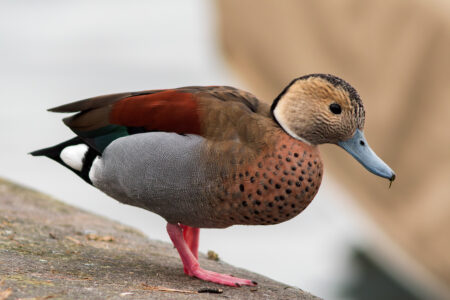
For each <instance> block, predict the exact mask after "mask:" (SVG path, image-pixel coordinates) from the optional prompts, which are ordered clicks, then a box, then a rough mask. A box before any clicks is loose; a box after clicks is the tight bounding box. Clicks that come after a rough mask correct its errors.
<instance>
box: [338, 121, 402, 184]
mask: <svg viewBox="0 0 450 300" xmlns="http://www.w3.org/2000/svg"><path fill="white" fill-rule="evenodd" d="M338 145H339V146H341V147H342V148H344V150H345V151H347V152H348V153H350V154H351V155H352V156H353V157H354V158H355V159H356V160H357V161H359V162H360V163H361V164H362V165H363V166H364V167H365V168H366V169H367V170H369V171H370V172H372V173H373V174H375V175H378V176H381V177H384V178H387V179H389V180H390V181H391V182H392V181H394V179H395V173H394V171H392V169H391V168H389V166H388V165H387V164H386V163H385V162H384V161H382V160H381V158H379V157H378V156H377V155H376V154H375V152H373V150H372V149H371V148H370V146H369V144H368V143H367V141H366V138H365V137H364V133H363V132H362V131H361V130H359V129H357V130H356V132H355V134H354V135H353V137H351V138H350V139H348V140H346V141H342V142H338Z"/></svg>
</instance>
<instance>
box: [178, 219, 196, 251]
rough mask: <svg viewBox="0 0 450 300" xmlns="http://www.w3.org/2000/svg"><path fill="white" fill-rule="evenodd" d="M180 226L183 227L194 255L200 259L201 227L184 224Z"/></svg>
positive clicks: (184, 235)
mask: <svg viewBox="0 0 450 300" xmlns="http://www.w3.org/2000/svg"><path fill="white" fill-rule="evenodd" d="M180 227H181V229H183V237H184V240H185V241H186V243H187V245H188V247H189V249H191V252H192V254H194V257H195V258H197V259H198V239H199V237H200V228H195V227H189V226H186V225H182V224H180Z"/></svg>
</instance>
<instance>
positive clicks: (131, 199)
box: [90, 132, 211, 227]
mask: <svg viewBox="0 0 450 300" xmlns="http://www.w3.org/2000/svg"><path fill="white" fill-rule="evenodd" d="M204 141H205V140H204V138H202V137H200V136H197V135H179V134H176V133H167V132H150V133H142V134H135V135H132V136H127V137H123V138H119V139H117V140H115V141H114V142H113V143H111V144H110V145H109V146H108V147H107V148H106V149H105V151H104V153H103V155H102V157H101V158H100V159H98V160H97V161H96V162H94V164H93V166H92V169H91V172H90V177H91V180H92V182H93V184H94V186H96V187H97V188H99V189H100V190H102V191H103V192H105V193H106V194H108V195H110V196H111V197H113V198H114V199H116V200H118V201H120V202H122V203H126V204H130V205H134V206H138V207H141V208H144V209H147V210H150V211H152V212H155V213H157V214H159V215H160V216H162V217H163V218H165V219H166V220H167V221H168V222H170V223H177V222H179V223H182V224H186V225H189V226H195V227H210V226H207V225H208V224H206V223H204V222H205V221H206V220H208V219H211V216H210V214H209V213H208V208H209V209H210V205H208V203H209V202H208V200H207V198H206V196H205V190H207V187H206V188H205V185H208V180H211V179H208V178H210V176H206V174H207V172H206V168H204V166H203V165H202V163H201V161H202V160H201V155H202V151H203V147H204ZM208 223H209V222H208Z"/></svg>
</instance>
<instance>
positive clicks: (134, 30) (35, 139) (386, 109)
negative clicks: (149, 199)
mask: <svg viewBox="0 0 450 300" xmlns="http://www.w3.org/2000/svg"><path fill="white" fill-rule="evenodd" d="M308 73H332V74H335V75H337V76H340V77H342V78H344V79H345V80H347V81H348V82H350V83H351V84H352V85H353V86H354V87H356V89H357V90H358V91H359V93H360V95H361V97H362V99H363V101H364V104H365V107H366V115H367V117H366V127H365V132H366V137H367V139H368V141H369V143H371V145H372V148H373V149H374V150H375V151H376V152H377V153H378V155H379V156H381V157H382V158H383V159H384V160H385V161H386V162H387V163H388V164H389V165H390V166H391V167H392V168H393V169H394V170H395V171H396V173H397V175H398V178H397V180H396V181H395V182H394V183H393V186H392V188H390V189H389V188H388V182H387V181H385V180H382V179H380V178H377V177H376V176H374V175H372V174H370V173H368V172H367V171H366V170H365V169H364V168H363V167H362V166H361V165H359V164H358V163H357V162H356V161H355V160H354V159H352V158H351V157H350V156H349V155H348V154H346V153H345V152H344V151H342V150H340V149H338V148H337V147H335V146H330V145H324V146H322V147H321V151H322V154H323V159H324V164H325V177H324V181H323V184H322V187H321V189H320V190H319V193H318V195H317V196H316V198H315V200H314V201H313V202H312V204H311V205H310V206H309V207H308V209H307V210H306V211H304V212H303V213H302V214H301V215H299V216H298V217H296V218H294V219H293V220H290V221H288V222H285V223H282V224H279V225H275V226H253V227H247V226H234V227H231V228H228V229H221V230H212V229H208V230H202V234H201V242H200V250H201V251H203V252H206V251H207V250H209V249H212V250H214V251H216V252H218V253H219V256H220V257H221V258H222V259H223V260H224V261H226V262H229V263H232V264H234V265H236V266H239V267H243V268H246V269H249V270H252V271H255V272H258V273H261V274H264V275H266V276H268V277H271V278H274V279H276V280H279V281H281V282H284V283H287V284H290V285H294V286H297V287H300V288H302V289H304V290H307V291H309V292H311V293H313V294H315V295H317V296H320V297H323V298H325V299H450V292H449V291H450V288H449V287H450V232H449V230H450V134H449V129H448V128H449V125H450V99H449V95H450V2H448V1H444V0H429V1H425V0H392V1H381V0H378V1H370V2H369V1H358V0H343V1H312V0H310V1H300V0H296V1H294V0H284V1H268V0H226V1H225V0H222V1H221V0H218V1H214V2H213V1H208V0H191V1H185V0H177V1H175V0H171V1H168V0H160V1H156V0H152V1H144V0H142V1H117V0H108V1H106V0H97V1H87V0H83V1H76V2H75V1H72V2H66V1H64V2H63V1H57V0H41V1H24V0H15V1H4V0H0V85H1V88H0V128H1V129H0V143H1V144H0V145H1V149H2V150H1V152H0V154H1V155H0V176H2V177H5V178H7V179H11V180H14V181H16V182H19V183H21V184H24V185H27V186H30V187H33V188H35V189H38V190H41V191H44V192H46V193H48V194H51V195H53V196H55V197H56V198H58V199H61V200H63V201H65V202H67V203H70V204H72V205H76V206H78V207H82V208H84V209H86V210H88V211H91V212H94V213H97V214H100V215H103V216H107V217H109V218H111V219H115V220H118V221H120V222H122V223H124V224H129V225H132V226H134V227H136V228H138V229H140V230H141V231H142V232H144V233H145V234H147V235H148V236H149V237H150V238H153V239H160V240H165V241H169V238H168V236H167V234H166V232H165V222H164V220H163V219H162V218H160V217H159V216H157V215H154V214H152V213H149V212H147V211H144V210H141V209H138V208H134V207H129V206H125V205H122V204H120V203H118V202H116V201H114V200H111V199H110V198H108V197H107V196H106V195H104V194H102V193H101V192H99V191H97V190H95V189H94V188H92V187H91V186H88V185H86V184H85V183H84V182H83V181H81V180H80V179H79V178H76V177H74V176H73V174H72V173H71V172H69V171H67V170H65V169H64V168H62V167H60V166H59V165H57V164H55V163H54V162H52V161H50V160H47V159H38V158H32V157H30V156H28V155H26V153H28V152H30V151H32V150H35V149H38V148H42V147H45V146H49V145H53V144H56V143H59V142H60V141H62V140H66V139H69V138H71V137H72V133H71V132H70V130H69V129H68V128H66V127H65V126H64V125H63V124H62V123H61V121H60V119H61V117H62V116H61V115H57V114H51V113H48V112H46V109H47V108H49V107H53V106H56V105H59V104H62V103H66V102H70V101H74V100H78V99H83V98H87V97H90V96H95V95H101V94H108V93H115V92H123V91H136V90H144V89H153V88H154V89H160V88H172V87H179V86H186V85H233V86H236V87H239V88H242V89H246V90H248V91H251V92H252V93H254V94H255V95H256V96H258V97H259V98H260V99H262V100H264V101H267V102H271V101H272V99H274V98H275V97H276V96H277V95H278V93H279V92H280V91H281V90H282V89H283V88H284V87H285V85H287V84H288V83H289V82H290V81H291V80H292V79H293V78H294V77H298V76H301V75H304V74H308ZM0 213H1V203H0ZM180 271H181V269H180Z"/></svg>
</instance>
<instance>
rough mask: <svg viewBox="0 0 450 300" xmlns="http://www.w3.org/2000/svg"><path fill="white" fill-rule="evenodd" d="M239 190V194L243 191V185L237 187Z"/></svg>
mask: <svg viewBox="0 0 450 300" xmlns="http://www.w3.org/2000/svg"><path fill="white" fill-rule="evenodd" d="M239 190H240V191H241V192H243V191H244V185H243V184H240V185H239Z"/></svg>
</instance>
